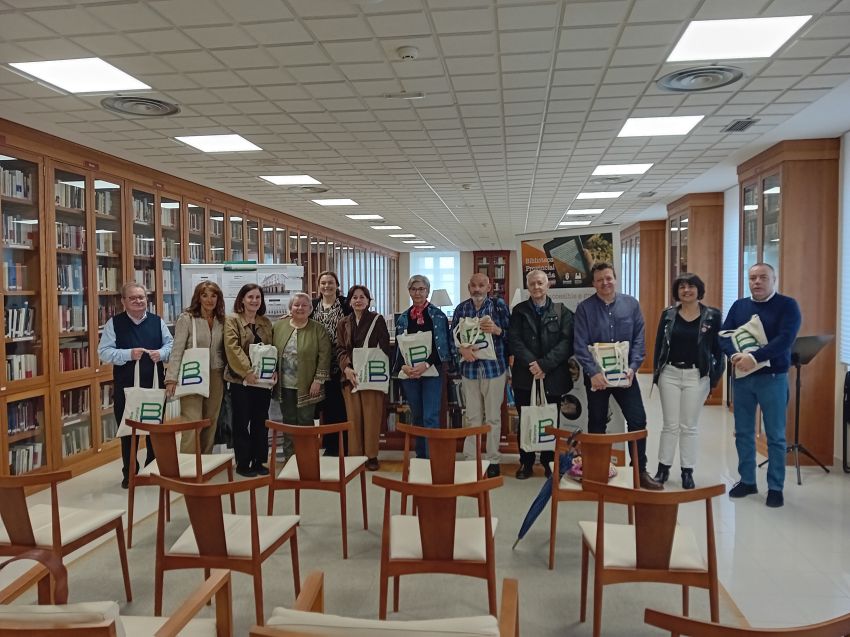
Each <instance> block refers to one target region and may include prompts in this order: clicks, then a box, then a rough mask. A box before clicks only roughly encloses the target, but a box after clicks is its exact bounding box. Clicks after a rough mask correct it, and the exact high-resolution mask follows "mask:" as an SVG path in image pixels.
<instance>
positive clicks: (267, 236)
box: [260, 223, 280, 263]
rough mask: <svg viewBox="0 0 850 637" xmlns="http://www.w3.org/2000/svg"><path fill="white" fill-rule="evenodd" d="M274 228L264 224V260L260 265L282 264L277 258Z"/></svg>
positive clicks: (261, 260)
mask: <svg viewBox="0 0 850 637" xmlns="http://www.w3.org/2000/svg"><path fill="white" fill-rule="evenodd" d="M274 248H275V243H274V226H270V225H268V223H265V224H263V258H262V259H260V263H280V261H278V260H277V259H276V258H275V251H274Z"/></svg>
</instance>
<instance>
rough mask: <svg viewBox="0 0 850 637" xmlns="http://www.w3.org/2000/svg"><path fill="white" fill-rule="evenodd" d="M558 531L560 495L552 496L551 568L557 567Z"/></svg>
mask: <svg viewBox="0 0 850 637" xmlns="http://www.w3.org/2000/svg"><path fill="white" fill-rule="evenodd" d="M557 532H558V497H557V494H556V495H555V497H553V498H552V521H551V523H550V524H549V570H550V571H551V570H552V569H554V568H555V534H556V533H557Z"/></svg>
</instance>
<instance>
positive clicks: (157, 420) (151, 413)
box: [115, 361, 165, 436]
mask: <svg viewBox="0 0 850 637" xmlns="http://www.w3.org/2000/svg"><path fill="white" fill-rule="evenodd" d="M139 363H140V361H136V370H135V372H134V377H133V386H132V387H127V388H126V389H124V396H125V399H126V403H125V404H124V417H123V418H122V419H121V426H120V427H118V431H117V432H116V433H115V435H116V436H129V435H130V434H131V433H133V430H132V429H131V428H130V427H128V426H127V420H128V419H129V420H136V421H138V422H144V423H153V424H156V425H161V424H162V423H163V422H164V420H165V389H160V387H159V374H158V373H157V369H156V365H154V369H153V387H151V388H147V387H141V386H140V385H139ZM136 433H138V434H139V435H140V436H146V435H147V432H145V431H137V432H136Z"/></svg>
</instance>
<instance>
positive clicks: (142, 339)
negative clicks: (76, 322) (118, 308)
mask: <svg viewBox="0 0 850 637" xmlns="http://www.w3.org/2000/svg"><path fill="white" fill-rule="evenodd" d="M121 303H122V304H123V305H124V311H123V312H121V313H120V314H116V315H115V316H113V317H112V318H111V319H109V320H108V321H107V322H106V325H104V327H103V334H102V335H101V337H100V343H99V344H98V346H97V353H98V356H99V357H100V360H101V361H103V362H104V363H110V364H112V380H113V384H114V389H115V394H114V401H115V405H114V409H113V412H114V414H115V422H117V423H119V424H120V423H121V420H122V419H123V418H124V405H125V397H124V390H125V389H126V388H128V387H132V386H133V382H134V377H135V371H136V365H139V384H140V385H141V386H142V387H153V375H154V371H156V373H157V374H158V375H159V386H160V387H165V369H164V367H163V362H165V361H167V360H168V356H169V355H170V354H171V346H172V344H173V342H174V337H173V336H172V335H171V332H169V331H168V327H167V326H166V325H165V322H164V321H163V320H162V319H161V318H160V317H158V316H157V315H156V314H151V313H150V312H148V311H147V308H148V293H147V290H146V289H145V287H144V286H143V285H140V284H138V283H135V282H133V283H125V284H124V285H123V286H122V287H121ZM131 449H132V447H131V442H130V436H122V437H121V457H122V459H123V461H124V466H123V469H122V471H123V473H124V479H123V480H122V481H121V486H122V487H123V488H124V489H126V488H127V487H128V485H129V475H130V451H131ZM147 450H148V455H147V460H146V461H145V464H149V463H150V462H152V461H153V459H154V452H153V446H152V445H151V444H150V440H148V442H147ZM138 468H139V465H138V464H137V465H136V470H138Z"/></svg>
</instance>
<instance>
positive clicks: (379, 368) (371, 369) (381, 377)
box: [366, 361, 389, 383]
mask: <svg viewBox="0 0 850 637" xmlns="http://www.w3.org/2000/svg"><path fill="white" fill-rule="evenodd" d="M385 380H389V377H388V376H387V365H386V363H384V361H369V363H368V365H367V366H366V382H369V383H382V382H384V381H385Z"/></svg>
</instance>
